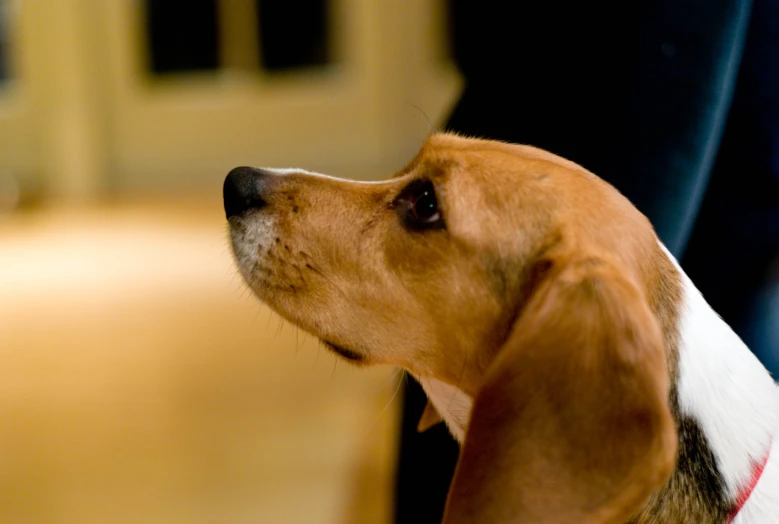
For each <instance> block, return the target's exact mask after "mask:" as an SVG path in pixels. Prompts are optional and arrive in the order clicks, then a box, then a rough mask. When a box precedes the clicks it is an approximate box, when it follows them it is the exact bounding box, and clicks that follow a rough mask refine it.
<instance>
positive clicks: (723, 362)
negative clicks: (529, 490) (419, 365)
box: [416, 249, 779, 524]
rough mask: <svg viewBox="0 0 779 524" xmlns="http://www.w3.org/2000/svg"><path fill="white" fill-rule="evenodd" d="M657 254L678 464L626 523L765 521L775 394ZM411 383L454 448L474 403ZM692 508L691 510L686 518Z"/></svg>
mask: <svg viewBox="0 0 779 524" xmlns="http://www.w3.org/2000/svg"><path fill="white" fill-rule="evenodd" d="M664 251H665V253H666V255H667V256H668V257H669V258H670V260H671V261H672V262H673V264H674V266H675V268H676V270H677V271H678V273H679V277H680V279H681V303H680V304H678V306H679V311H678V320H677V323H678V326H677V332H678V341H677V345H678V359H679V361H678V372H677V379H676V384H675V386H674V388H673V391H672V398H671V402H672V404H673V410H674V414H675V416H676V419H677V423H678V427H679V462H678V467H677V469H676V471H675V472H674V476H673V478H672V479H671V481H670V482H669V484H668V485H666V486H665V487H664V488H663V489H661V490H660V491H659V492H658V493H657V494H656V495H655V496H654V497H653V498H652V500H650V502H649V503H648V504H647V505H646V506H645V507H644V508H643V510H642V512H641V514H640V515H638V516H637V517H636V518H635V519H633V520H632V521H631V522H633V523H635V524H641V523H644V522H657V520H656V519H657V518H658V516H665V517H668V519H667V520H666V521H668V522H676V521H680V522H681V521H687V520H684V519H685V518H692V519H693V520H694V521H695V522H701V523H704V522H712V523H717V524H719V523H721V522H724V521H729V522H733V523H734V524H751V523H755V524H758V523H763V522H769V521H771V519H772V518H774V517H775V516H776V515H777V514H779V388H777V385H776V384H775V383H774V381H773V380H772V379H771V377H770V375H769V373H768V371H767V370H766V369H765V368H764V367H763V365H762V364H761V363H760V362H759V361H758V360H757V358H756V357H755V356H754V355H753V354H752V352H751V351H750V350H749V348H747V346H746V345H745V344H744V343H743V342H742V340H741V339H740V338H739V337H738V335H736V334H735V333H734V332H733V330H732V329H731V328H730V326H728V325H727V324H726V323H725V322H724V321H723V320H722V319H721V318H720V317H719V316H718V315H717V313H715V312H714V310H713V309H712V308H711V307H710V306H709V305H708V303H707V302H706V301H705V300H704V298H703V296H702V295H701V293H700V292H699V291H698V290H697V288H695V286H694V285H693V283H692V282H691V281H690V279H689V278H688V277H687V275H686V274H685V273H684V272H683V271H682V269H681V268H680V267H679V265H678V264H677V262H676V260H675V259H674V258H673V256H671V254H670V253H668V252H667V250H665V249H664ZM416 378H417V380H418V381H419V383H420V384H421V385H422V388H423V389H424V390H425V393H426V394H427V396H428V399H429V400H430V402H432V404H433V405H434V406H435V408H436V411H438V413H439V414H440V415H441V418H442V419H443V420H444V422H445V423H446V425H447V427H448V428H449V431H450V432H451V434H452V435H453V436H454V438H455V439H457V441H458V442H460V443H462V442H463V439H464V437H465V431H466V428H467V426H468V420H469V418H470V413H471V408H472V406H473V399H472V398H471V397H470V396H468V395H467V394H465V393H464V392H463V391H461V390H460V389H458V388H457V387H455V386H453V385H450V384H447V383H445V382H442V381H440V380H437V379H433V378H430V377H416ZM772 448H773V449H772ZM757 473H759V475H757ZM691 508H698V511H699V513H697V514H695V515H691V514H690V511H691ZM693 513H695V511H693ZM685 515H686V517H685ZM680 518H681V519H682V520H679V519H680Z"/></svg>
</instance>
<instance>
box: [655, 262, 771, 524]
mask: <svg viewBox="0 0 779 524" xmlns="http://www.w3.org/2000/svg"><path fill="white" fill-rule="evenodd" d="M663 249H664V250H665V247H663ZM665 252H666V254H667V255H668V257H669V258H670V259H671V260H672V261H673V262H674V264H675V265H676V267H677V269H678V270H679V272H680V275H681V277H682V287H683V293H684V296H683V303H682V304H681V306H682V309H681V318H680V325H679V335H680V341H679V384H678V386H679V408H680V410H681V411H682V413H684V414H685V415H689V416H691V417H693V418H694V419H695V420H696V421H697V422H698V423H699V424H700V426H701V429H702V430H703V433H704V435H705V436H706V439H707V440H708V443H709V445H710V446H711V449H712V451H713V453H714V455H715V456H716V458H717V464H718V467H719V471H720V473H721V474H722V477H723V480H724V481H725V487H726V489H727V491H728V495H729V496H730V497H731V498H734V497H735V496H736V494H737V493H738V492H739V489H740V488H742V487H743V486H744V485H745V484H747V483H748V482H749V480H750V479H751V476H752V472H753V470H754V467H755V463H756V462H759V461H761V460H762V459H763V457H765V456H766V453H767V452H768V448H769V446H770V445H771V442H773V445H774V449H776V446H777V439H778V438H779V434H778V433H777V431H778V430H779V389H778V388H777V385H776V384H775V383H774V381H773V380H772V379H771V376H770V375H769V373H768V371H767V370H766V369H765V367H763V365H762V364H761V363H760V361H759V360H758V359H757V357H755V356H754V355H753V354H752V352H751V351H750V350H749V348H747V346H746V345H745V344H744V342H742V341H741V339H740V338H739V337H738V335H736V334H735V333H734V332H733V330H732V329H731V328H730V326H728V325H727V324H726V323H725V321H723V320H722V319H721V318H720V317H719V316H718V315H717V313H715V312H714V310H713V309H711V307H710V306H709V305H708V303H706V301H705V300H704V298H703V296H702V295H701V293H700V292H699V291H698V290H697V289H696V288H695V286H694V285H693V283H692V282H691V281H690V279H689V278H688V277H687V275H685V274H684V272H683V271H682V270H681V268H680V267H679V265H678V264H677V263H676V261H675V259H674V258H673V256H671V254H670V253H669V252H668V251H667V250H665ZM768 466H769V467H768V468H767V469H766V473H764V477H765V478H763V479H762V480H761V484H762V486H761V484H759V486H760V488H761V490H760V491H761V492H762V491H764V487H765V486H771V489H773V490H774V491H773V493H775V494H776V495H774V496H773V497H772V498H773V499H774V502H773V506H772V509H771V512H770V513H763V515H771V518H768V519H767V520H766V519H765V518H762V519H754V520H743V519H744V518H746V517H739V520H737V521H736V522H741V523H742V524H746V523H755V524H757V523H768V522H779V500H777V497H779V478H777V477H779V473H775V472H773V471H774V470H775V469H777V468H779V453H777V452H776V451H774V453H772V455H771V457H770V458H769V465H768ZM769 468H770V471H769ZM772 472H773V473H772ZM771 477H773V479H772V478H771ZM772 482H773V484H771V483H772ZM753 498H754V499H761V496H760V493H759V492H758V491H757V490H756V491H755V493H753V496H752V497H750V502H751V501H752V499H753ZM755 504H756V505H765V504H769V502H768V500H767V498H766V497H763V500H756V501H755ZM749 513H751V512H749ZM746 514H747V513H745V515H746Z"/></svg>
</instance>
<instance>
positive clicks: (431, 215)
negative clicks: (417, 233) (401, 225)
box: [396, 180, 444, 230]
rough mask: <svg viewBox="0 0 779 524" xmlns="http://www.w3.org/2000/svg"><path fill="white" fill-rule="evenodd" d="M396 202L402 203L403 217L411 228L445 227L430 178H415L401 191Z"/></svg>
mask: <svg viewBox="0 0 779 524" xmlns="http://www.w3.org/2000/svg"><path fill="white" fill-rule="evenodd" d="M396 203H398V204H401V206H400V208H401V211H402V217H403V219H404V222H405V223H406V225H407V226H408V227H409V228H411V229H416V230H423V229H433V228H443V227H444V221H443V216H442V215H441V210H440V208H439V206H438V198H437V197H436V194H435V187H434V186H433V183H432V182H430V181H429V180H415V181H413V182H411V183H410V184H409V185H408V186H406V188H405V189H404V190H403V191H402V192H401V195H400V197H398V200H397V201H396Z"/></svg>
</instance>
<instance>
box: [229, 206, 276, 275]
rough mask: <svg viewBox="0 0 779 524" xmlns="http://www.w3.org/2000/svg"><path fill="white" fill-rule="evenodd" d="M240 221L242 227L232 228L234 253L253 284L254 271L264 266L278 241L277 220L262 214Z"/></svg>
mask: <svg viewBox="0 0 779 524" xmlns="http://www.w3.org/2000/svg"><path fill="white" fill-rule="evenodd" d="M238 220H240V226H238V227H231V228H230V238H231V239H232V244H233V253H235V259H236V261H237V262H238V267H240V268H241V272H242V273H243V275H244V276H245V277H246V279H247V280H248V281H249V282H251V280H252V271H254V268H256V267H257V266H258V265H264V263H265V261H266V259H267V257H268V254H267V253H268V250H269V249H270V247H271V246H272V245H273V243H274V242H275V241H276V236H277V228H276V220H275V218H274V217H273V215H270V214H268V213H262V212H259V213H254V214H252V215H250V216H249V217H246V218H239V219H238Z"/></svg>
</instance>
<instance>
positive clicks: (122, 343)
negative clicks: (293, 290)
mask: <svg viewBox="0 0 779 524" xmlns="http://www.w3.org/2000/svg"><path fill="white" fill-rule="evenodd" d="M280 324H281V322H280V320H279V317H277V316H276V315H271V314H270V312H269V310H268V309H267V308H265V307H264V306H262V305H260V304H259V303H258V302H257V301H256V300H255V299H254V298H253V297H252V296H250V294H249V293H248V292H246V291H245V287H244V284H243V283H242V281H241V280H240V278H239V276H238V275H237V273H236V271H235V270H234V268H233V266H232V260H231V256H230V251H229V248H228V244H227V241H226V235H225V223H224V220H223V216H222V212H221V202H220V201H218V200H217V199H214V200H211V201H204V202H202V203H195V202H193V203H190V204H177V205H171V204H169V203H166V204H163V205H154V204H150V203H145V204H115V205H111V206H99V207H94V208H91V209H81V210H70V211H67V210H48V211H37V212H28V213H23V214H18V215H11V216H6V217H0V523H44V522H45V523H47V524H48V523H78V524H87V523H101V524H104V523H123V522H128V523H130V522H132V523H137V522H144V523H166V524H167V523H179V522H180V523H206V522H208V523H265V522H268V523H282V522H283V523H297V522H301V523H302V522H305V523H363V522H365V523H372V524H373V523H381V522H389V507H390V504H389V502H390V495H391V487H392V473H393V472H392V468H393V462H394V453H395V438H394V437H395V435H396V424H397V420H396V419H397V409H396V408H397V405H396V403H392V404H390V407H389V408H388V409H386V410H384V408H385V406H387V405H388V403H389V402H390V400H391V398H392V396H393V393H394V392H395V389H396V386H397V377H395V372H394V370H391V369H368V370H356V369H353V368H350V367H349V365H348V364H346V363H344V362H341V361H339V362H336V361H335V359H334V357H333V356H331V355H330V354H328V353H327V352H326V351H325V350H324V349H320V348H319V345H318V343H317V342H316V341H315V340H313V339H312V338H311V337H307V336H303V335H302V334H301V335H298V334H297V333H296V329H295V328H294V327H292V326H290V325H289V324H285V325H283V326H281V327H280Z"/></svg>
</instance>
